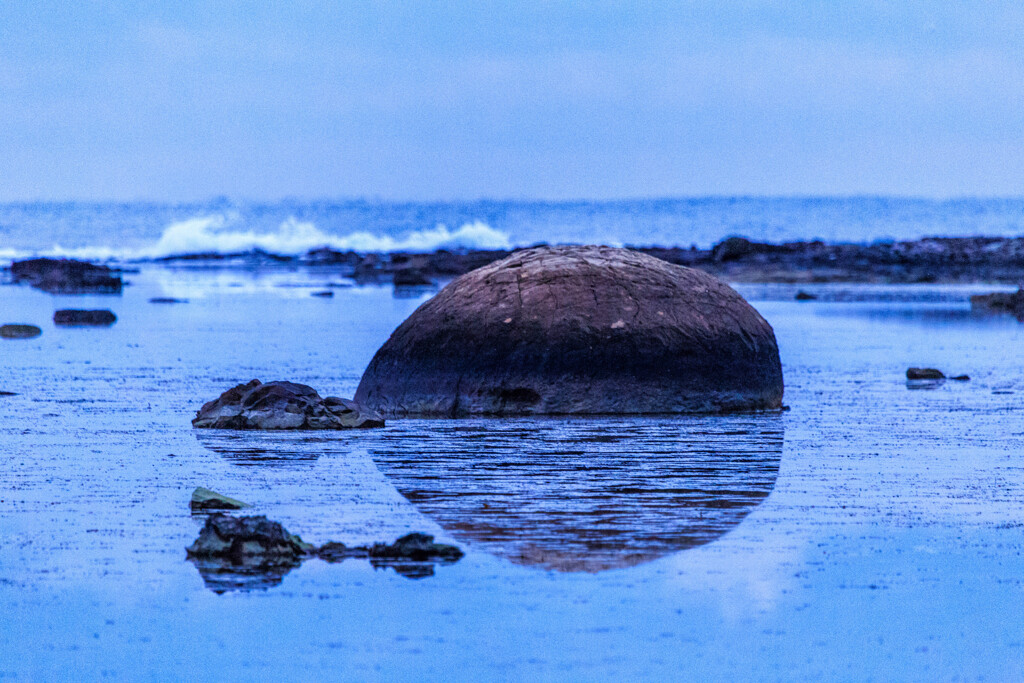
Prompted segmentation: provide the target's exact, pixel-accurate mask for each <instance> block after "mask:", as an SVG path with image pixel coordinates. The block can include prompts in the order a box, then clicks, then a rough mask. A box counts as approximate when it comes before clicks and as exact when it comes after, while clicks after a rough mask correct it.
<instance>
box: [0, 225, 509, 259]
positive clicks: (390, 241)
mask: <svg viewBox="0 0 1024 683" xmlns="http://www.w3.org/2000/svg"><path fill="white" fill-rule="evenodd" d="M238 222H239V219H238V218H237V217H236V216H228V215H222V214H215V215H211V216H201V217H197V218H190V219H189V220H185V221H179V222H176V223H172V224H171V225H169V226H167V228H166V229H165V230H164V232H163V234H162V235H161V236H160V239H159V240H157V241H156V242H155V243H154V244H152V245H150V246H147V247H143V248H141V249H116V248H113V247H109V246H86V247H76V248H70V249H68V248H63V247H61V246H59V245H55V246H53V247H52V248H51V249H48V250H38V251H33V252H28V251H24V250H17V249H6V250H0V260H4V261H10V260H13V259H17V258H24V257H27V256H52V257H66V258H80V259H89V260H97V261H110V260H121V261H136V260H149V259H157V258H164V257H168V256H180V255H185V254H237V253H243V252H249V251H253V250H255V249H261V250H263V251H266V252H269V253H272V254H280V255H286V256H297V255H301V254H304V253H306V252H307V251H309V250H310V249H316V248H318V247H330V248H331V249H337V250H340V251H347V250H353V251H364V252H367V251H376V252H392V251H406V252H428V251H434V250H436V249H508V248H510V247H511V242H510V241H509V237H508V235H507V234H505V233H503V232H501V231H499V230H495V229H494V228H492V227H490V226H489V225H487V224H486V223H482V222H480V221H476V222H473V223H466V224H465V225H463V226H462V227H460V228H458V229H457V230H449V229H448V227H447V226H445V225H437V226H436V227H434V228H428V229H424V230H415V231H412V232H409V233H407V234H405V235H404V236H401V237H390V236H387V235H375V234H373V233H370V232H365V231H360V232H353V233H349V234H347V235H333V234H330V233H326V232H323V231H322V230H320V229H319V228H317V227H316V226H315V225H314V224H312V223H307V222H303V221H298V220H295V219H294V218H290V219H288V220H286V221H284V222H283V223H281V225H280V226H279V227H278V229H277V230H276V231H274V232H262V233H261V232H254V231H252V230H246V229H244V228H239V227H238Z"/></svg>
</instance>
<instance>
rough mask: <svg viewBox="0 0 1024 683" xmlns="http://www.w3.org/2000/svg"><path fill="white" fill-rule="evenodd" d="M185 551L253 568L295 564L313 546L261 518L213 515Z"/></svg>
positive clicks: (189, 555)
mask: <svg viewBox="0 0 1024 683" xmlns="http://www.w3.org/2000/svg"><path fill="white" fill-rule="evenodd" d="M186 550H187V552H188V557H190V558H195V559H200V560H222V561H227V562H230V563H232V564H235V565H246V566H250V567H254V566H268V565H278V564H297V563H298V562H301V560H302V558H303V557H306V556H307V555H309V554H311V553H312V552H313V551H314V547H313V546H312V545H310V544H309V543H303V541H302V539H301V538H299V537H298V536H296V535H295V534H290V533H288V530H287V529H285V528H284V527H283V526H281V524H279V523H278V522H274V521H271V520H269V519H267V518H266V517H264V516H262V515H260V516H256V517H232V516H230V515H226V514H224V513H215V514H212V515H210V516H209V517H208V518H207V519H206V524H205V525H204V526H203V528H202V531H200V532H199V538H197V539H196V540H195V542H194V543H193V544H192V545H190V546H189V547H188V548H187V549H186Z"/></svg>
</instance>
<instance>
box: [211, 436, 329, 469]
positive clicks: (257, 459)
mask: <svg viewBox="0 0 1024 683" xmlns="http://www.w3.org/2000/svg"><path fill="white" fill-rule="evenodd" d="M192 435H193V436H195V437H196V440H197V441H198V442H199V443H200V445H202V446H203V447H204V448H208V449H209V450H211V451H213V452H214V453H219V454H220V455H223V456H224V459H225V460H227V461H228V462H230V463H233V464H235V465H240V466H242V467H251V466H253V465H260V466H264V467H266V466H278V467H289V466H294V465H311V464H313V461H315V460H316V459H317V458H319V457H320V454H321V453H323V452H324V444H325V443H330V442H332V441H336V440H332V439H331V438H330V437H329V436H312V435H310V434H309V433H308V432H270V431H255V430H253V431H244V430H243V431H236V430H230V429H214V430H198V429H197V430H193V431H192Z"/></svg>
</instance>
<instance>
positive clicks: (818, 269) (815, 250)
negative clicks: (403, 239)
mask: <svg viewBox="0 0 1024 683" xmlns="http://www.w3.org/2000/svg"><path fill="white" fill-rule="evenodd" d="M630 248H631V249H633V250H635V251H639V252H641V253H644V254H648V255H650V256H654V257H656V258H660V259H662V260H664V261H668V262H669V263H674V264H677V265H682V266H690V267H693V268H700V269H701V270H704V271H707V272H709V273H711V274H713V275H716V276H717V277H719V278H722V279H724V280H727V281H732V282H782V283H805V282H806V283H813V282H866V283H881V284H885V283H892V284H899V283H925V282H934V283H972V282H990V283H1004V284H1019V283H1020V282H1022V281H1024V237H1011V238H1006V237H942V238H937V237H936V238H924V239H920V240H913V241H906V242H879V243H874V244H828V243H825V242H821V241H811V242H787V243H785V244H769V243H764V242H753V241H750V240H747V239H745V238H743V237H730V238H728V239H726V240H723V241H722V242H719V243H718V244H716V245H715V246H713V247H711V248H710V249H700V248H697V247H689V248H685V247H638V246H632V247H630ZM513 251H515V250H514V249H508V250H465V251H453V250H446V249H440V250H437V251H433V252H428V253H423V254H419V253H402V252H397V253H380V252H369V253H366V252H355V251H336V250H333V249H329V248H320V249H314V250H311V251H309V252H308V253H306V254H304V255H303V256H298V257H290V256H281V255H276V254H269V253H266V252H246V253H240V254H191V255H187V256H175V257H168V258H164V259H160V262H164V263H185V262H195V263H201V262H206V263H213V262H227V261H236V262H237V261H243V262H251V263H256V264H266V265H270V264H296V265H307V266H315V267H333V268H338V269H339V270H341V271H342V274H345V275H347V276H349V277H352V278H353V279H355V280H356V281H359V282H379V281H387V280H393V281H395V282H396V283H398V284H400V285H401V284H404V283H417V282H424V283H425V282H427V281H430V280H440V279H447V278H452V277H456V276H459V275H463V274H465V273H468V272H469V271H471V270H474V269H476V268H479V267H481V266H485V265H487V264H489V263H492V262H494V261H498V260H501V259H503V258H505V257H507V256H509V255H510V254H512V253H513Z"/></svg>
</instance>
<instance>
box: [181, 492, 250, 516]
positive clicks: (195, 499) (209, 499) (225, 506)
mask: <svg viewBox="0 0 1024 683" xmlns="http://www.w3.org/2000/svg"><path fill="white" fill-rule="evenodd" d="M188 506H189V507H190V508H191V509H192V510H193V511H199V510H241V509H242V508H248V507H252V506H251V505H249V504H248V503H243V502H242V501H240V500H236V499H235V498H230V497H228V496H225V495H222V494H220V493H217V492H216V491H211V490H210V489H208V488H205V487H202V486H200V487H198V488H196V490H195V491H193V492H192V500H191V501H190V502H189V505H188Z"/></svg>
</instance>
